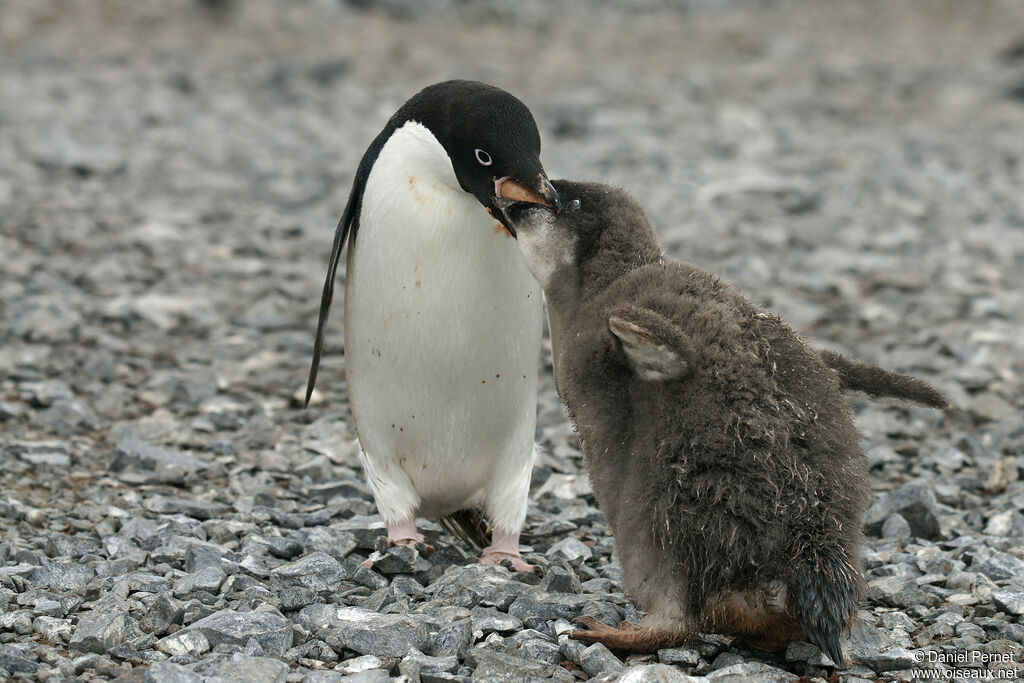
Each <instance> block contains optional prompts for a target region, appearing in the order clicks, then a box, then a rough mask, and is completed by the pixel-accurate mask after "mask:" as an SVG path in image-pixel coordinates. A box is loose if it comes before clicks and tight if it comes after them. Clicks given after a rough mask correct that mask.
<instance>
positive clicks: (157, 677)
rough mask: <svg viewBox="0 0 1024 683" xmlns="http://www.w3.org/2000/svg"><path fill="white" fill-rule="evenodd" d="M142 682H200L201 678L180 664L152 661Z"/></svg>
mask: <svg viewBox="0 0 1024 683" xmlns="http://www.w3.org/2000/svg"><path fill="white" fill-rule="evenodd" d="M142 680H143V683H202V681H203V678H202V676H200V675H199V674H197V673H194V672H192V671H189V670H188V669H186V668H185V667H183V666H182V665H181V664H176V663H174V662H168V661H162V662H153V664H152V665H150V667H149V668H148V669H146V672H145V673H144V674H143V677H142Z"/></svg>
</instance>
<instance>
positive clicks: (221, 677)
mask: <svg viewBox="0 0 1024 683" xmlns="http://www.w3.org/2000/svg"><path fill="white" fill-rule="evenodd" d="M287 676H288V665H287V664H286V663H284V662H282V661H280V660H277V659H271V658H270V657H251V656H247V655H243V654H235V655H233V656H232V657H231V658H230V659H225V660H223V661H220V662H217V663H216V664H214V665H213V666H212V667H209V668H206V669H204V671H203V681H204V683H285V679H286V677H287Z"/></svg>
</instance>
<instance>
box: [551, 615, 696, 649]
mask: <svg viewBox="0 0 1024 683" xmlns="http://www.w3.org/2000/svg"><path fill="white" fill-rule="evenodd" d="M576 623H578V624H580V625H581V626H586V627H587V630H586V631H571V632H570V633H569V636H570V637H571V638H576V639H577V640H585V641H587V642H588V643H601V644H602V645H604V646H605V647H607V648H608V649H610V650H628V651H630V652H656V651H657V650H659V649H661V648H663V647H668V646H670V645H674V644H676V643H677V642H679V641H680V639H681V638H680V635H679V634H678V633H673V632H669V631H657V630H653V629H649V628H644V627H642V626H637V625H636V624H631V623H629V622H628V621H624V622H622V624H621V625H620V626H619V628H614V627H612V626H609V625H608V624H604V623H601V622H600V621H598V620H597V619H594V618H593V617H579V618H578V619H576Z"/></svg>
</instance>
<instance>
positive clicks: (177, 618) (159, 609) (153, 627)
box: [139, 594, 185, 636]
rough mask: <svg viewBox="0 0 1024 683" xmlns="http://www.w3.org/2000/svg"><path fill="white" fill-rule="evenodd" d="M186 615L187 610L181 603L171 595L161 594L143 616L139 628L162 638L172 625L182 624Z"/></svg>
mask: <svg viewBox="0 0 1024 683" xmlns="http://www.w3.org/2000/svg"><path fill="white" fill-rule="evenodd" d="M184 614H185V608H184V606H183V605H182V604H181V602H180V601H178V600H175V599H174V598H172V597H171V596H169V595H166V594H160V595H157V596H156V599H155V600H154V601H153V604H152V605H150V606H149V609H147V610H146V612H145V614H143V615H142V618H141V619H140V620H139V626H140V628H142V630H143V631H145V632H146V633H152V634H153V635H156V636H161V635H163V634H164V633H166V632H167V628H168V627H169V626H170V625H171V624H180V623H181V620H182V618H183V617H184Z"/></svg>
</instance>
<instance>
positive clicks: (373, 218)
mask: <svg viewBox="0 0 1024 683" xmlns="http://www.w3.org/2000/svg"><path fill="white" fill-rule="evenodd" d="M359 224H360V228H359V232H358V234H357V236H356V239H355V242H354V245H353V246H352V248H351V249H350V250H349V254H348V264H347V275H346V285H345V286H346V291H345V362H346V377H347V382H348V391H349V396H350V402H351V406H352V413H353V416H354V418H355V422H356V430H357V432H358V435H359V439H360V445H361V446H362V448H363V451H364V454H365V455H364V457H365V458H366V459H368V460H369V461H370V462H369V463H368V464H369V465H370V468H381V467H400V468H401V469H402V470H404V471H405V473H406V474H407V475H408V476H409V478H410V479H411V481H412V483H413V485H414V487H415V488H416V491H417V492H418V493H419V495H420V496H421V498H422V502H423V507H422V508H421V514H422V515H424V516H436V515H443V514H448V513H450V512H453V511H455V510H456V509H459V508H461V507H464V506H465V505H467V504H472V503H473V497H474V496H479V495H480V489H481V487H483V486H484V485H485V484H487V483H488V482H489V481H491V480H492V479H493V478H494V477H496V476H502V468H503V467H504V468H508V471H512V470H513V469H518V470H519V471H521V468H522V466H523V461H524V460H528V459H529V458H530V457H531V451H532V444H533V437H534V427H535V422H536V395H537V363H538V359H539V353H540V341H541V325H542V314H543V304H542V299H541V297H542V293H541V289H540V286H539V285H538V284H537V281H536V280H535V279H534V278H533V276H532V275H531V274H530V273H529V271H528V270H527V269H526V266H525V265H524V263H523V262H522V259H521V257H520V256H519V254H518V251H517V248H516V245H515V243H514V241H513V240H512V238H511V237H509V236H508V235H507V234H506V233H505V231H504V230H503V229H499V228H500V225H499V224H498V223H497V222H496V221H495V220H494V219H493V218H490V217H489V216H488V215H487V213H486V212H485V211H484V209H483V208H482V207H481V206H480V204H479V202H477V200H476V199H474V198H473V196H472V195H470V194H468V193H467V192H465V191H463V189H462V188H461V187H460V186H459V183H458V181H457V179H456V177H455V171H454V169H453V168H452V164H451V161H450V160H449V158H448V155H447V153H446V152H445V150H444V148H443V147H442V146H441V144H440V143H439V142H438V141H437V140H436V139H435V138H434V136H433V135H432V134H431V133H430V131H429V130H428V129H427V128H425V127H424V126H422V125H420V124H418V123H416V122H408V123H406V124H405V125H404V126H402V127H401V128H399V129H398V130H396V131H395V133H394V134H392V136H391V137H390V138H389V139H388V141H387V142H386V143H385V145H384V147H383V149H382V150H381V152H380V155H379V157H378V158H377V160H376V162H375V163H374V165H373V168H372V170H371V172H370V175H369V178H368V180H367V183H366V189H365V191H364V195H363V203H362V211H361V214H360V218H359Z"/></svg>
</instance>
